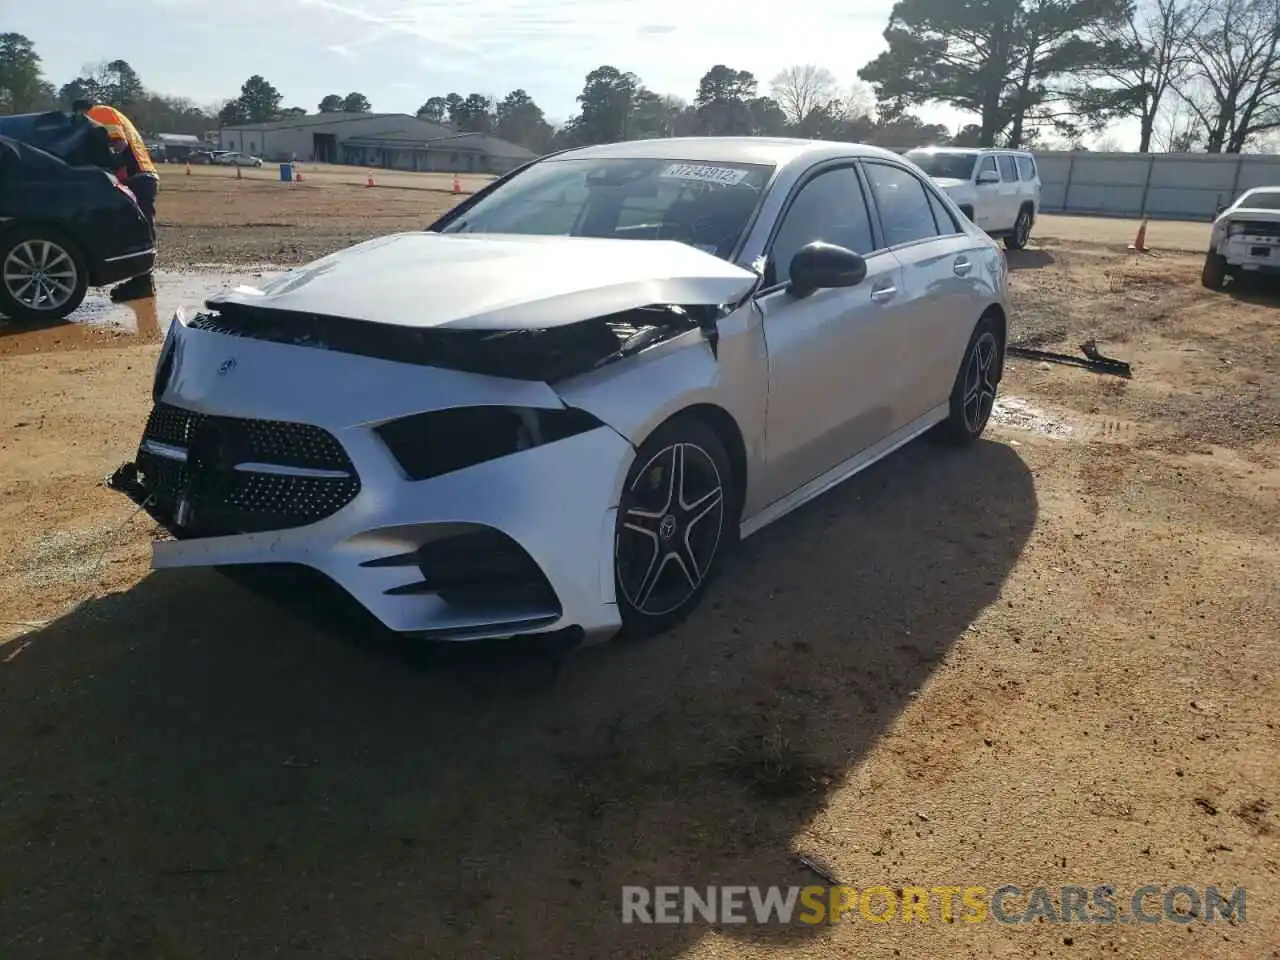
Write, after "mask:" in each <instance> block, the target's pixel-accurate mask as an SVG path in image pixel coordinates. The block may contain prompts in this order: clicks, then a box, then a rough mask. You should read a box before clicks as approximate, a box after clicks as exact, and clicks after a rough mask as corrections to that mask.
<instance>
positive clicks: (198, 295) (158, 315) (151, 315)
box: [67, 267, 282, 338]
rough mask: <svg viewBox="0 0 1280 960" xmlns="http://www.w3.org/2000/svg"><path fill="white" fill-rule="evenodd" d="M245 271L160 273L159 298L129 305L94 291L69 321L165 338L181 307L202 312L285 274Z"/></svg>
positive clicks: (101, 291)
mask: <svg viewBox="0 0 1280 960" xmlns="http://www.w3.org/2000/svg"><path fill="white" fill-rule="evenodd" d="M281 272H282V271H281V270H280V269H279V268H276V269H274V270H267V269H255V268H253V267H242V268H240V269H238V270H236V269H234V268H231V269H228V268H226V267H214V268H213V269H208V270H183V271H180V272H179V271H172V270H157V271H156V272H155V285H156V295H155V296H154V297H148V298H147V299H145V300H134V301H130V302H129V303H112V302H111V298H110V297H109V296H108V291H107V290H93V291H91V292H90V294H89V296H87V297H85V298H84V303H83V304H81V306H80V309H79V310H77V311H76V312H75V313H73V314H72V315H71V316H70V317H68V318H67V322H69V323H80V324H85V325H87V326H91V327H102V328H108V329H112V330H117V331H119V332H121V333H128V334H133V335H135V336H140V337H144V338H147V337H152V336H154V337H157V338H158V337H162V336H164V332H165V330H167V329H168V327H169V321H170V320H172V319H173V313H174V311H175V310H177V309H178V308H179V307H183V308H185V309H188V310H191V309H198V308H199V307H201V306H203V304H204V301H205V300H206V299H208V298H209V297H211V296H213V295H214V294H215V293H219V292H221V291H223V290H226V289H228V288H230V287H235V286H239V285H240V284H250V285H253V286H257V285H259V284H262V283H265V282H266V281H267V280H268V279H270V278H271V277H274V276H276V275H278V274H279V273H281Z"/></svg>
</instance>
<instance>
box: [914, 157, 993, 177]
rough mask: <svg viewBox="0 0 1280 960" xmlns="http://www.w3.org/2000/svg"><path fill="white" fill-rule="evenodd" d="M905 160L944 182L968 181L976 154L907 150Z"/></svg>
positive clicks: (971, 174)
mask: <svg viewBox="0 0 1280 960" xmlns="http://www.w3.org/2000/svg"><path fill="white" fill-rule="evenodd" d="M906 158H907V159H908V160H910V161H911V162H912V163H914V164H915V165H916V166H917V167H919V168H920V169H921V170H923V171H924V172H925V173H926V174H928V175H929V176H931V177H941V178H943V179H944V180H968V179H970V178H971V177H972V176H973V162H974V161H975V160H977V159H978V155H977V154H976V153H935V152H933V151H932V150H909V151H907V153H906Z"/></svg>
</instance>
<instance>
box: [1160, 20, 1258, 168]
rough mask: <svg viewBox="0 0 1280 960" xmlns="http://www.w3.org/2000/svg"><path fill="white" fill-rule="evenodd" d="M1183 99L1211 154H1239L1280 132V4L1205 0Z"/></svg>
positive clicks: (1182, 94) (1181, 93)
mask: <svg viewBox="0 0 1280 960" xmlns="http://www.w3.org/2000/svg"><path fill="white" fill-rule="evenodd" d="M1204 2H1205V5H1206V8H1207V9H1206V13H1205V18H1204V23H1203V26H1202V28H1201V29H1200V30H1199V31H1198V32H1197V34H1196V37H1195V42H1194V45H1193V48H1192V55H1193V60H1192V65H1191V69H1190V78H1191V80H1192V81H1193V83H1192V84H1191V86H1190V87H1188V88H1187V90H1186V91H1185V92H1180V95H1181V96H1182V99H1183V100H1184V102H1185V103H1186V104H1187V106H1188V107H1189V108H1190V110H1191V112H1192V113H1193V114H1194V116H1195V118H1196V120H1197V121H1199V123H1200V125H1201V126H1202V127H1203V128H1204V137H1205V149H1206V150H1207V151H1208V152H1209V153H1240V152H1241V151H1242V150H1244V149H1245V147H1247V146H1249V144H1250V143H1251V142H1253V141H1254V140H1255V139H1256V138H1258V137H1259V136H1260V135H1262V134H1266V133H1268V132H1270V131H1272V130H1277V129H1280V0H1204Z"/></svg>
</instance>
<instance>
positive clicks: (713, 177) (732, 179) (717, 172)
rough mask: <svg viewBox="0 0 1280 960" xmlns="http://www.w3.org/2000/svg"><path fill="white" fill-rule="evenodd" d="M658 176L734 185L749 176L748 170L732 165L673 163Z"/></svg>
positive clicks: (667, 178) (666, 178) (727, 185)
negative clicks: (714, 165) (734, 167)
mask: <svg viewBox="0 0 1280 960" xmlns="http://www.w3.org/2000/svg"><path fill="white" fill-rule="evenodd" d="M658 176H659V177H661V178H662V179H664V180H698V181H701V182H702V183H719V184H722V185H724V186H726V187H732V186H734V185H735V184H739V183H741V182H742V181H743V180H745V179H746V178H747V171H746V170H734V169H733V168H732V167H709V166H706V165H705V164H694V163H673V164H671V166H669V167H667V168H666V169H665V170H663V171H662V173H660V174H658Z"/></svg>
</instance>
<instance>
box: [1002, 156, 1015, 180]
mask: <svg viewBox="0 0 1280 960" xmlns="http://www.w3.org/2000/svg"><path fill="white" fill-rule="evenodd" d="M1000 179H1001V180H1003V181H1004V182H1005V183H1013V182H1014V181H1016V180H1017V179H1018V168H1017V166H1016V165H1015V164H1014V162H1013V157H1011V156H1009V154H1007V153H1002V154H1000Z"/></svg>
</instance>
